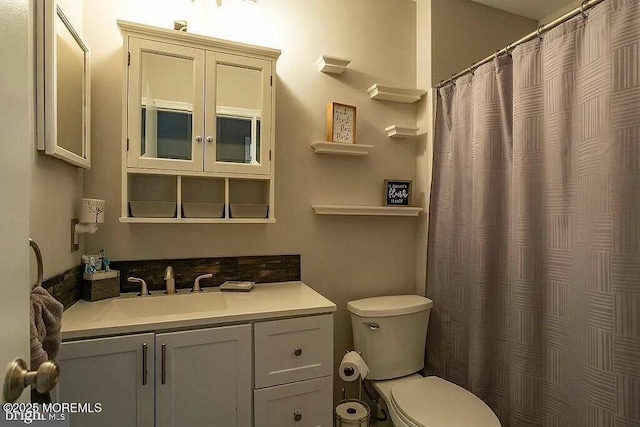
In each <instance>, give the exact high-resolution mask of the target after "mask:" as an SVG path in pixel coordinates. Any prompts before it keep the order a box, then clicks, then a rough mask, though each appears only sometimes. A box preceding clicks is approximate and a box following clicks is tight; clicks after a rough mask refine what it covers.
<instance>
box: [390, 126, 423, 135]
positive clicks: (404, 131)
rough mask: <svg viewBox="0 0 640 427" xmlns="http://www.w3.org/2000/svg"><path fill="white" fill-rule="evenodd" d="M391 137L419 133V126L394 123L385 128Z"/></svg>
mask: <svg viewBox="0 0 640 427" xmlns="http://www.w3.org/2000/svg"><path fill="white" fill-rule="evenodd" d="M384 130H385V131H386V132H387V136H389V137H391V138H409V137H413V136H416V135H417V134H418V128H414V127H407V126H396V125H392V126H389V127H388V128H385V129H384Z"/></svg>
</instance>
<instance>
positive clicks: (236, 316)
mask: <svg viewBox="0 0 640 427" xmlns="http://www.w3.org/2000/svg"><path fill="white" fill-rule="evenodd" d="M334 311H336V305H335V304H334V303H332V302H331V301H329V300H328V299H326V298H325V297H323V296H322V295H320V294H319V293H317V292H316V291H314V290H313V289H311V288H310V287H308V286H307V285H305V284H304V283H302V282H282V283H268V284H267V283H263V284H258V285H256V286H255V287H254V288H253V290H252V291H251V292H220V290H219V289H218V288H208V289H206V290H205V291H204V292H200V293H191V292H189V291H188V290H181V291H180V292H179V293H178V294H176V295H164V293H163V292H162V291H156V292H155V293H153V295H150V296H146V297H138V296H137V295H136V294H135V293H131V294H123V295H121V296H120V297H118V298H111V299H106V300H102V301H95V302H88V301H84V300H80V301H78V302H77V303H75V304H74V305H73V306H72V307H71V308H69V309H67V310H66V311H65V312H64V313H63V315H62V339H63V340H72V339H79V338H90V337H99V336H108V335H120V334H131V333H137V332H157V331H165V330H172V329H183V328H192V327H205V326H212V325H219V324H229V323H240V322H250V321H254V320H265V319H272V318H279V317H291V316H305V315H313V314H322V313H331V312H334Z"/></svg>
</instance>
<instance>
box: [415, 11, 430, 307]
mask: <svg viewBox="0 0 640 427" xmlns="http://www.w3.org/2000/svg"><path fill="white" fill-rule="evenodd" d="M431 7H432V0H418V1H417V4H416V74H417V82H418V87H420V88H422V89H427V90H428V92H427V94H426V95H425V96H423V97H422V99H421V100H420V101H418V103H417V111H416V113H417V114H416V126H417V127H418V128H419V129H420V130H419V132H418V133H419V135H418V137H416V138H415V141H414V143H415V144H416V185H415V191H416V194H415V200H416V203H417V204H419V205H420V206H424V207H425V212H423V213H422V214H421V215H420V219H419V221H418V223H417V227H416V292H417V293H418V294H420V295H424V294H425V293H426V284H427V237H428V231H429V197H430V192H431V164H432V157H433V156H432V147H433V144H432V139H433V120H432V117H433V109H432V102H433V94H434V91H433V89H431V73H432V58H431V55H432V46H431V28H432V23H431Z"/></svg>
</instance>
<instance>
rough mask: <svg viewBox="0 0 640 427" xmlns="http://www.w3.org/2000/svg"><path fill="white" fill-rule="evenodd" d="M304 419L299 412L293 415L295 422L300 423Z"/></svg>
mask: <svg viewBox="0 0 640 427" xmlns="http://www.w3.org/2000/svg"><path fill="white" fill-rule="evenodd" d="M301 419H302V414H301V413H300V412H298V411H295V412H294V413H293V421H300V420H301Z"/></svg>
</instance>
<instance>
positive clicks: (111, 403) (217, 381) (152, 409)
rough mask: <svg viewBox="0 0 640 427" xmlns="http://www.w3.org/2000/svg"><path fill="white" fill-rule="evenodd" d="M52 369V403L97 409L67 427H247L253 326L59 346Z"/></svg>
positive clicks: (72, 418)
mask: <svg viewBox="0 0 640 427" xmlns="http://www.w3.org/2000/svg"><path fill="white" fill-rule="evenodd" d="M57 361H58V363H59V365H60V369H61V372H62V375H61V379H60V382H59V385H58V387H57V389H56V390H57V391H56V393H54V398H55V400H56V401H57V402H88V403H100V404H101V407H102V412H100V413H86V414H74V415H72V416H71V426H72V427H79V426H92V427H102V426H104V427H113V426H137V427H147V426H149V427H153V426H154V425H155V426H158V427H163V426H172V427H180V426H185V425H189V426H194V427H198V426H203V427H204V426H212V425H213V426H221V427H222V426H224V427H227V426H229V427H233V426H237V427H251V418H252V416H251V414H252V404H251V381H252V375H251V372H252V370H251V368H252V367H251V325H238V326H227V327H218V328H207V329H199V330H193V331H183V332H170V333H161V334H152V333H147V334H139V335H128V336H121V337H113V338H98V339H88V340H82V341H72V342H64V343H62V346H61V350H60V354H59V356H58V358H57ZM154 366H155V368H154ZM154 402H155V403H154ZM154 423H155V424H154Z"/></svg>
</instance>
